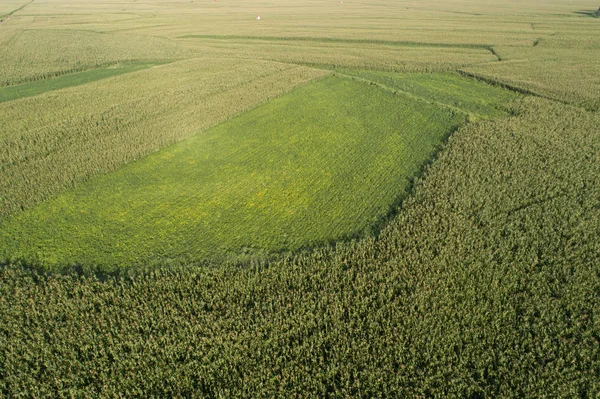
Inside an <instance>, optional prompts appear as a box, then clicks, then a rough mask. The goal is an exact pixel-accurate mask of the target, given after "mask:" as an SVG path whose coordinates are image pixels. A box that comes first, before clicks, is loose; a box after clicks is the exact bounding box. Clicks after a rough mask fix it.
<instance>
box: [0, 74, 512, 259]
mask: <svg viewBox="0 0 600 399" xmlns="http://www.w3.org/2000/svg"><path fill="white" fill-rule="evenodd" d="M398 79H402V80H403V81H407V82H412V81H414V82H416V83H415V84H421V83H423V81H427V80H429V79H431V80H433V82H431V83H430V84H435V83H438V84H444V83H445V84H446V85H445V86H443V87H442V86H439V85H437V87H438V88H439V89H440V92H444V93H448V94H447V95H448V96H453V98H454V99H458V98H461V94H464V92H469V90H470V89H471V88H473V90H477V91H478V93H480V94H481V95H482V96H484V97H485V98H486V99H487V101H488V102H489V103H490V104H491V105H490V108H493V107H492V105H493V104H496V106H499V105H500V104H501V100H504V101H509V99H510V98H511V94H510V92H506V91H504V90H501V89H497V88H494V87H492V86H489V85H485V84H484V85H481V84H477V83H471V82H469V81H468V80H466V79H460V78H453V77H450V76H441V77H436V76H435V75H433V77H430V76H429V75H425V76H423V75H406V76H402V77H400V78H398ZM457 82H458V83H459V85H458V86H457V85H456V84H457ZM408 84H410V83H408ZM443 89H446V90H443ZM459 89H462V90H459ZM425 94H426V95H429V97H425V98H430V99H434V98H436V95H437V94H438V93H431V92H425ZM512 97H513V98H514V94H513V95H512ZM496 112H501V111H500V110H496ZM465 114H466V113H461V112H457V111H454V110H452V109H447V108H443V107H440V106H437V105H435V104H428V103H427V101H426V100H425V99H415V97H408V96H405V95H403V94H401V93H394V92H390V91H385V90H382V89H381V88H379V87H377V86H374V85H371V84H368V83H365V82H356V81H353V80H349V79H342V78H335V77H330V78H326V79H324V80H320V81H318V82H316V83H313V84H311V85H309V86H306V87H302V88H300V89H297V90H295V91H294V92H293V93H291V94H288V95H286V96H284V97H282V98H279V99H277V100H274V101H272V102H270V103H269V104H267V105H264V106H262V107H260V108H258V109H256V110H254V111H251V112H249V113H246V114H244V115H242V116H240V117H237V118H235V119H232V120H231V121H229V122H226V123H224V124H222V125H219V126H218V127H215V128H213V129H211V130H209V131H207V132H206V133H203V134H200V135H198V136H195V137H194V138H191V139H188V140H186V141H184V142H182V143H180V144H178V145H175V146H171V147H168V148H166V149H164V150H162V151H160V152H158V153H155V154H152V155H151V156H149V157H147V158H144V159H142V160H140V161H138V162H136V163H133V164H130V165H128V166H126V167H124V168H121V169H119V170H118V171H117V172H115V173H112V174H110V175H107V176H106V177H105V178H101V179H98V180H94V181H92V182H90V183H88V184H86V185H85V186H82V187H80V188H79V189H76V190H73V191H71V192H68V193H65V194H63V195H61V196H59V197H57V198H55V199H53V200H48V201H46V202H44V203H42V204H41V205H39V206H37V207H35V208H33V209H31V210H30V211H28V212H25V213H23V214H21V215H19V216H18V217H15V218H13V219H11V220H10V221H9V222H7V223H5V225H3V226H2V227H1V228H0V242H1V243H2V244H0V254H2V258H4V259H7V258H9V259H10V257H13V258H15V259H23V260H25V261H28V262H38V263H39V264H40V265H42V266H46V267H48V268H53V269H56V268H60V266H61V265H63V266H64V265H71V264H80V265H85V266H86V267H87V268H89V267H90V266H97V267H100V268H101V269H107V268H113V267H115V266H117V267H127V266H131V265H135V264H137V265H139V264H142V265H143V264H148V263H151V262H156V261H157V260H165V259H168V260H174V259H178V258H179V259H185V260H188V261H189V260H198V259H201V258H206V257H208V256H211V257H214V256H218V255H219V254H230V253H233V254H235V253H241V252H243V251H246V252H248V251H251V250H254V251H259V252H273V251H283V250H297V249H299V248H302V247H308V246H314V245H315V244H318V243H324V242H333V241H335V240H339V239H341V238H344V237H350V236H353V235H357V234H360V233H363V232H364V231H366V230H369V229H372V228H374V227H375V226H376V224H377V222H378V221H379V220H380V219H382V218H384V217H385V216H386V214H387V213H388V212H389V210H390V209H392V206H393V205H394V204H395V203H397V201H398V199H399V198H401V197H402V196H404V194H405V192H406V190H407V189H408V187H409V182H410V179H411V178H412V177H413V176H414V175H415V174H416V173H417V172H418V170H419V168H420V167H421V166H422V165H423V164H424V163H425V162H426V161H427V160H428V159H429V158H430V157H431V155H432V154H433V152H434V150H435V149H436V148H438V147H439V145H440V143H441V141H442V140H443V139H444V138H445V137H447V136H448V135H449V134H450V132H452V131H453V130H454V129H455V128H456V127H457V126H458V124H459V123H460V122H463V121H464V119H465ZM373 193H377V195H375V196H374V195H373Z"/></svg>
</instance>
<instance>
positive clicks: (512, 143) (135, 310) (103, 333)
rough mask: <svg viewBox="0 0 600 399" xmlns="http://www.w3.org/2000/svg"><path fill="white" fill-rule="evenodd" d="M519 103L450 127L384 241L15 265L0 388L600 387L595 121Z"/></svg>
mask: <svg viewBox="0 0 600 399" xmlns="http://www.w3.org/2000/svg"><path fill="white" fill-rule="evenodd" d="M513 112H514V113H515V114H516V116H511V117H508V118H505V119H502V120H498V121H484V122H478V123H475V124H471V125H468V126H466V127H464V128H462V129H460V130H459V131H458V132H457V133H456V134H454V135H453V136H452V137H451V139H450V141H449V143H448V145H447V147H446V149H445V150H444V151H442V152H441V154H440V156H439V159H438V160H437V161H436V162H435V163H434V164H433V165H432V166H431V167H430V168H429V169H428V170H427V172H426V174H425V179H424V180H420V181H419V182H418V183H417V184H416V187H415V190H414V194H413V195H411V196H410V197H409V198H408V199H407V200H406V201H405V202H404V204H403V206H402V210H401V211H400V212H399V213H398V215H397V217H396V218H395V219H394V220H393V221H392V222H391V223H390V225H388V226H387V227H386V228H385V229H384V230H383V231H382V233H381V235H380V236H379V238H378V239H376V240H375V239H364V240H359V241H352V242H349V243H346V244H339V245H338V246H337V247H336V248H335V249H323V250H318V251H315V252H313V253H310V254H299V255H297V256H293V257H289V258H284V259H281V260H278V261H274V262H271V263H269V264H263V263H260V264H254V263H250V264H248V265H245V266H242V267H236V266H235V265H223V264H220V265H218V267H213V268H210V267H209V268H206V267H200V268H184V269H174V270H167V269H162V270H161V271H157V272H155V273H151V274H149V275H148V276H146V277H141V278H135V279H109V280H108V281H105V282H100V281H98V280H97V279H95V278H93V277H92V278H80V277H77V276H72V275H70V276H64V277H63V276H56V275H41V274H39V273H36V272H32V271H26V270H22V269H17V268H15V267H10V266H9V267H7V268H5V269H4V270H3V271H2V274H1V275H0V281H1V283H0V392H2V393H4V394H5V395H7V396H11V393H14V392H20V393H22V394H23V395H24V396H32V397H33V396H35V397H44V396H48V397H59V396H64V397H67V396H70V395H75V396H77V395H78V394H81V395H84V394H85V395H91V396H113V395H114V396H117V395H124V396H127V397H135V396H144V397H147V396H152V395H158V396H171V397H191V396H198V397H294V396H300V397H324V396H336V397H422V396H427V397H432V396H437V397H448V396H451V397H473V398H476V397H540V396H545V395H551V396H553V397H594V396H596V395H597V393H598V392H600V378H598V377H599V376H600V363H599V362H598V359H599V358H600V335H599V332H600V314H599V313H598V309H600V275H599V274H600V272H599V268H598V265H599V264H600V200H599V199H600V163H599V160H600V139H599V137H598V134H597V126H598V125H599V124H600V118H599V117H598V115H594V114H592V113H590V112H587V111H583V110H581V109H577V108H572V107H565V106H563V105H556V104H553V103H551V102H548V101H546V100H540V99H533V98H527V99H523V100H518V102H517V103H515V104H514V106H513ZM567 131H568V132H569V133H568V134H566V133H565V132H567ZM215 266H216V265H215Z"/></svg>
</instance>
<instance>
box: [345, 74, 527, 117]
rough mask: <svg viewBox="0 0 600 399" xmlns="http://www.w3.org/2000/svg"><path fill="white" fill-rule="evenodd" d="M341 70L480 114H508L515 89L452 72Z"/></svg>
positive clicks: (391, 87)
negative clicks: (409, 72) (504, 87)
mask: <svg viewBox="0 0 600 399" xmlns="http://www.w3.org/2000/svg"><path fill="white" fill-rule="evenodd" d="M340 72H341V73H343V74H346V75H349V76H354V77H357V78H360V79H364V80H366V81H369V82H374V83H378V84H380V85H382V86H383V87H386V88H389V89H392V90H397V91H399V92H402V93H408V94H411V95H413V96H416V97H417V98H421V99H425V100H429V101H433V102H434V103H435V104H439V105H445V106H449V107H452V108H455V109H458V110H460V111H462V112H465V113H471V114H473V115H475V116H477V117H484V118H488V117H499V116H503V115H506V109H507V108H506V105H507V103H508V102H510V101H511V100H514V99H515V96H516V94H515V92H513V91H510V90H503V89H499V88H496V89H495V90H493V89H492V88H491V87H490V85H489V84H486V83H483V82H478V81H474V80H473V79H467V78H464V77H461V76H457V75H452V74H397V73H387V72H377V71H352V70H340Z"/></svg>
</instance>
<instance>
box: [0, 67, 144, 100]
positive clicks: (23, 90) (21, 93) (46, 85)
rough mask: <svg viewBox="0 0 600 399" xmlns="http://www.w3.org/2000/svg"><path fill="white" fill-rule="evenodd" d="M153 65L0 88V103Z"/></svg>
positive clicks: (93, 70) (104, 69)
mask: <svg viewBox="0 0 600 399" xmlns="http://www.w3.org/2000/svg"><path fill="white" fill-rule="evenodd" d="M153 65H156V64H154V63H143V62H140V63H126V64H122V65H121V64H118V65H112V66H108V67H103V68H95V69H91V70H89V71H84V72H77V73H72V74H68V75H64V76H60V77H56V78H52V79H46V80H37V81H34V82H28V83H22V84H20V85H16V86H6V87H0V103H1V102H4V101H11V100H16V99H18V98H23V97H31V96H36V95H38V94H41V93H45V92H47V91H52V90H59V89H64V88H65V87H72V86H79V85H82V84H85V83H89V82H94V81H96V80H100V79H105V78H108V77H111V76H117V75H122V74H124V73H128V72H135V71H139V70H142V69H146V68H149V67H151V66H153Z"/></svg>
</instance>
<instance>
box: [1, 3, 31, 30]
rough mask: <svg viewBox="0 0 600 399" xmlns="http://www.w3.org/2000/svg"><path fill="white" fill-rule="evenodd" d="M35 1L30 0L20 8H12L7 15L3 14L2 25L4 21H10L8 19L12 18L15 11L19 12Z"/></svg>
mask: <svg viewBox="0 0 600 399" xmlns="http://www.w3.org/2000/svg"><path fill="white" fill-rule="evenodd" d="M34 1H35V0H31V1H30V2H28V3H25V4H23V5H22V6H21V7H19V8H17V9H15V10H12V11H11V12H9V13H8V14H6V15H3V16H2V19H1V20H0V25H2V24H3V23H5V22H6V21H8V20H9V19H10V18H11V17H12V16H13V15H14V14H15V13H17V12H19V11H21V10H22V9H24V8H25V7H27V6H28V5H30V4H31V3H33V2H34Z"/></svg>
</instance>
